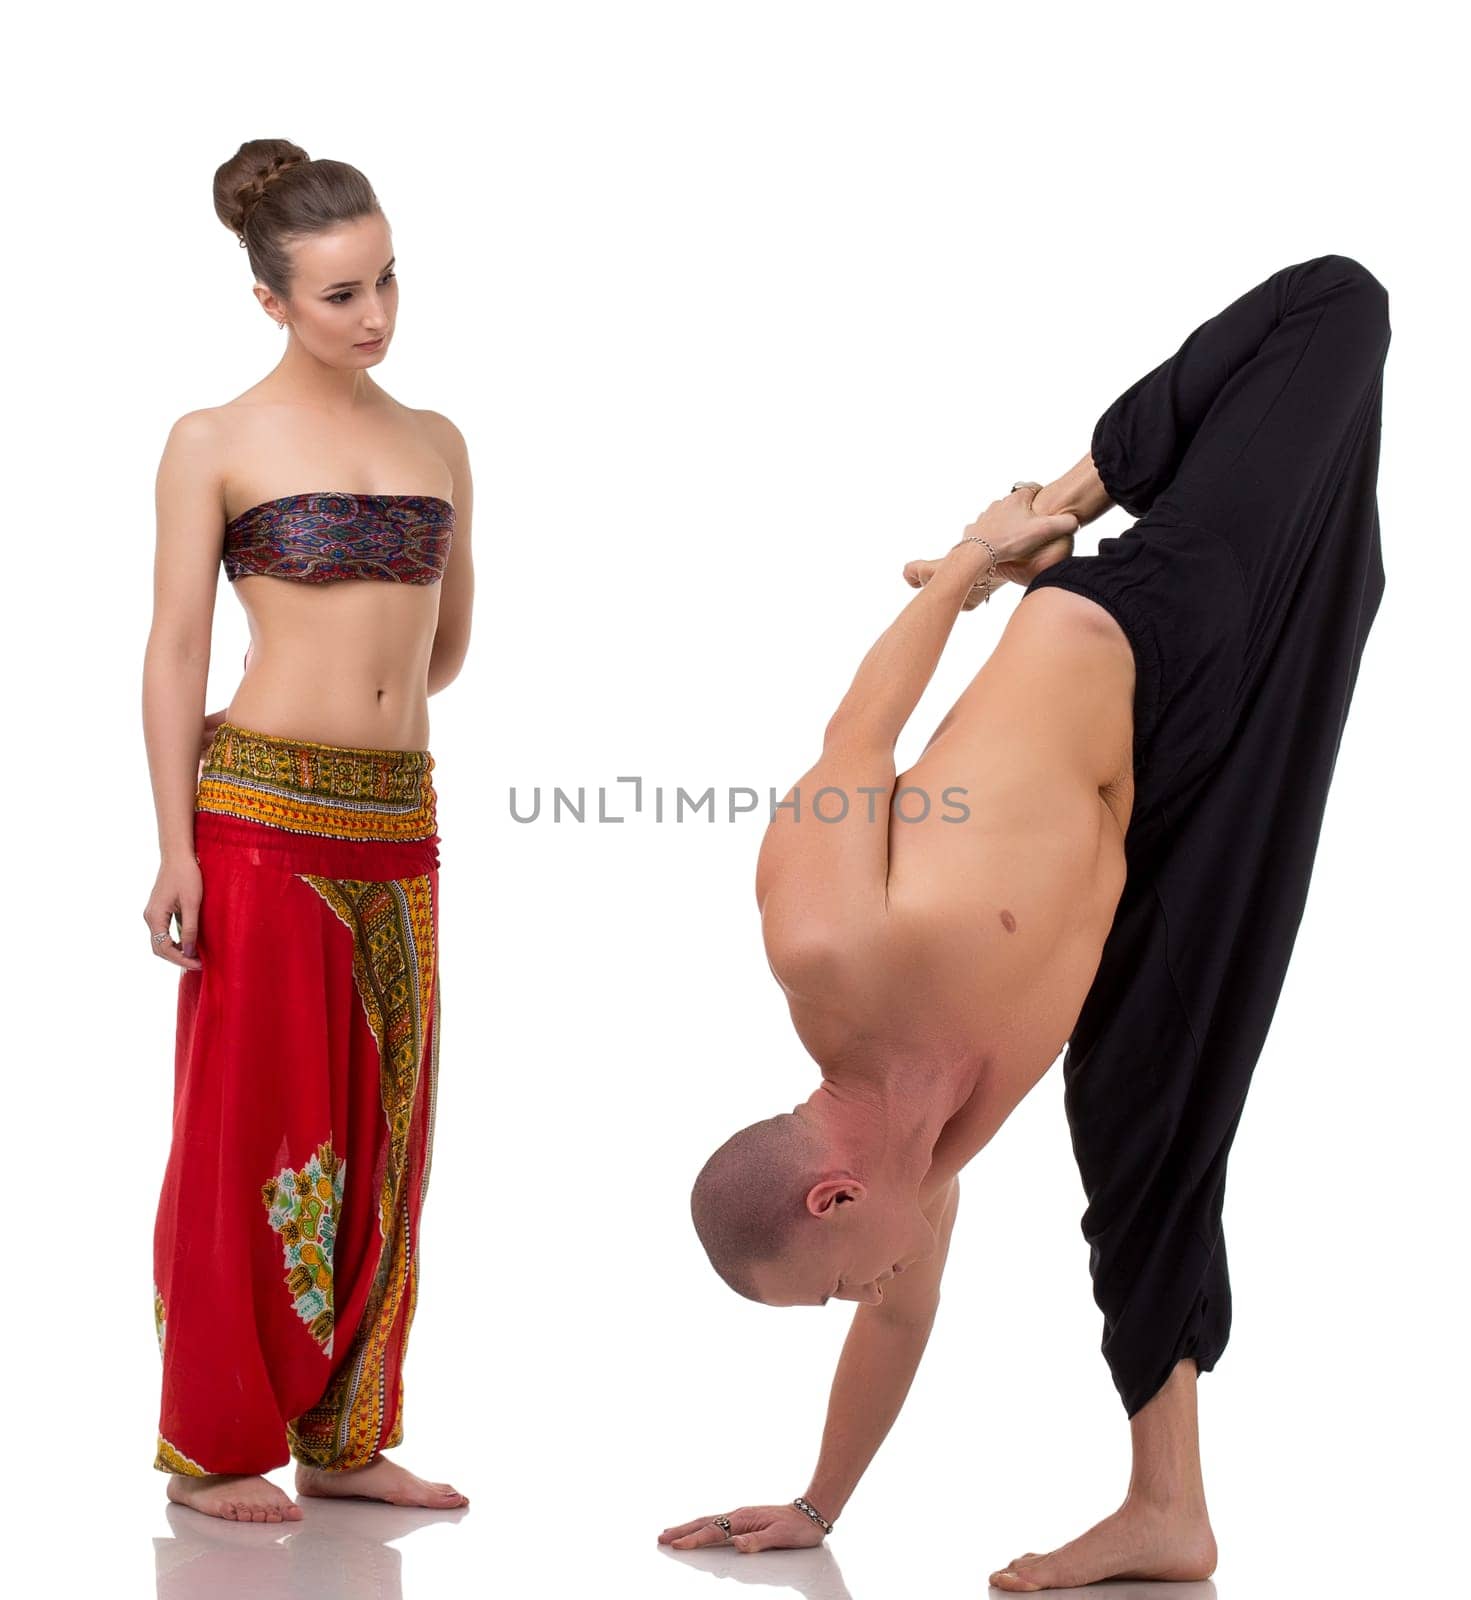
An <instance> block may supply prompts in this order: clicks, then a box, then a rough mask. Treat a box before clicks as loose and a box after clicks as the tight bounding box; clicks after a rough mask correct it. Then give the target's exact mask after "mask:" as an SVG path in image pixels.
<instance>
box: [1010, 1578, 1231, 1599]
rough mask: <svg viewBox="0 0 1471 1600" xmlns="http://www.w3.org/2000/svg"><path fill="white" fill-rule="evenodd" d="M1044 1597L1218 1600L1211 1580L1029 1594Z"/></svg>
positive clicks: (1114, 1582)
mask: <svg viewBox="0 0 1471 1600" xmlns="http://www.w3.org/2000/svg"><path fill="white" fill-rule="evenodd" d="M1018 1592H1019V1591H1017V1590H1015V1589H1012V1590H1010V1591H1008V1590H1006V1589H991V1588H988V1589H987V1590H986V1593H987V1595H998V1594H1007V1593H1011V1594H1016V1593H1018ZM1026 1592H1028V1593H1032V1594H1044V1595H1046V1596H1047V1597H1048V1600H1099V1597H1100V1596H1103V1597H1104V1600H1216V1586H1215V1584H1213V1583H1212V1582H1211V1580H1210V1579H1209V1578H1202V1579H1200V1580H1198V1581H1197V1582H1194V1583H1164V1582H1162V1581H1160V1580H1159V1579H1155V1578H1152V1579H1150V1580H1149V1582H1147V1583H1146V1582H1144V1581H1143V1580H1142V1579H1139V1578H1110V1579H1109V1580H1108V1581H1107V1582H1105V1583H1090V1584H1089V1585H1088V1587H1087V1588H1086V1589H1037V1590H1029V1591H1026Z"/></svg>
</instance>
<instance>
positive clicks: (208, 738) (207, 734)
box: [199, 711, 229, 767]
mask: <svg viewBox="0 0 1471 1600" xmlns="http://www.w3.org/2000/svg"><path fill="white" fill-rule="evenodd" d="M228 715H229V713H228V712H225V711H210V712H208V713H206V715H205V719H204V726H203V728H202V729H201V730H200V735H199V764H200V766H201V767H202V766H203V765H204V758H205V757H206V756H207V755H208V754H209V747H210V744H211V742H212V741H213V739H214V736H215V729H216V728H218V727H219V725H220V724H221V723H222V722H223V721H224V720H225V718H226V717H227V716H228Z"/></svg>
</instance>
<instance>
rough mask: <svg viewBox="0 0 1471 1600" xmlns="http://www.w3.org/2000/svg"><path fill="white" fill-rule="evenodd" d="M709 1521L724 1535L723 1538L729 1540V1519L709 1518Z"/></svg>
mask: <svg viewBox="0 0 1471 1600" xmlns="http://www.w3.org/2000/svg"><path fill="white" fill-rule="evenodd" d="M710 1521H711V1522H712V1523H713V1524H714V1525H715V1526H716V1527H717V1528H719V1529H720V1531H721V1532H722V1533H723V1534H724V1535H725V1537H726V1538H727V1539H728V1538H730V1518H729V1517H711V1518H710Z"/></svg>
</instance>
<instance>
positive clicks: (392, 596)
mask: <svg viewBox="0 0 1471 1600" xmlns="http://www.w3.org/2000/svg"><path fill="white" fill-rule="evenodd" d="M219 414H220V415H221V416H222V418H223V419H224V421H225V424H226V427H227V429H228V434H229V438H228V446H227V450H226V455H227V459H228V460H229V461H230V463H231V467H230V473H229V481H228V482H227V483H226V485H225V500H226V514H227V516H235V515H238V514H239V513H240V512H242V511H245V510H246V509H248V508H249V507H251V506H254V505H258V504H260V503H261V502H263V501H266V500H273V499H276V498H278V497H281V496H284V495H289V494H298V493H307V492H313V491H327V490H340V491H343V492H351V493H362V494H424V495H438V496H440V497H442V498H445V499H449V498H451V497H452V493H453V491H452V486H451V483H450V479H449V472H448V469H447V467H446V465H445V462H444V458H443V455H442V453H441V452H440V450H439V449H438V448H437V446H436V443H435V440H434V438H433V436H432V434H431V432H430V430H429V429H428V428H427V427H426V426H425V424H424V421H423V418H422V416H421V414H420V413H418V412H415V411H414V410H412V409H411V408H410V407H407V406H404V405H401V404H400V403H399V402H398V401H396V400H394V399H393V397H392V396H391V395H388V394H386V393H384V392H383V391H381V390H379V389H377V388H376V386H374V387H373V388H372V389H371V391H370V394H369V396H368V397H367V398H366V399H365V400H364V401H363V402H362V403H360V404H359V405H357V406H356V407H355V408H354V409H353V411H352V413H351V418H350V421H349V420H348V419H347V418H346V417H345V416H344V415H343V414H342V413H336V414H328V413H323V412H321V411H320V410H317V409H316V408H314V407H312V406H310V405H304V404H297V403H293V402H287V401H280V400H277V399H274V398H273V397H272V396H271V394H270V393H269V392H268V391H267V390H266V389H265V387H264V386H263V385H262V386H258V387H257V388H256V389H253V390H247V391H246V393H245V394H243V395H241V396H239V397H238V398H237V399H235V400H233V401H231V402H230V403H229V404H228V405H225V406H222V407H220V408H219ZM229 587H230V588H232V589H233V590H234V591H235V594H236V597H237V598H238V599H239V601H240V603H241V604H242V605H243V606H244V608H245V614H246V617H247V619H248V620H249V623H250V637H251V645H252V648H251V651H250V665H249V666H248V667H247V668H246V671H245V675H244V677H243V678H242V679H241V681H240V686H239V687H238V688H237V689H236V691H235V694H234V697H233V698H232V699H231V701H230V704H229V707H228V709H227V711H226V715H227V716H228V717H229V719H230V721H231V722H234V723H236V724H237V725H238V726H240V727H243V728H251V729H253V730H255V731H257V732H260V733H274V734H279V735H281V736H282V737H284V738H293V739H311V740H316V741H317V742H319V743H322V744H342V745H356V746H358V747H360V748H365V749H379V750H424V749H427V748H428V746H429V689H428V682H429V658H430V655H431V654H432V652H433V648H434V635H435V630H436V628H437V625H438V618H439V591H440V586H439V584H437V583H430V584H408V583H395V582H392V581H389V580H386V579H380V578H350V579H346V580H343V581H341V582H336V583H302V582H299V581H296V580H293V579H289V578H274V577H268V576H266V575H264V574H253V575H251V576H249V577H243V578H238V579H237V580H236V581H235V582H234V583H232V584H230V586H229Z"/></svg>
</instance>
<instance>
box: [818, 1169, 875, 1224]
mask: <svg viewBox="0 0 1471 1600" xmlns="http://www.w3.org/2000/svg"><path fill="white" fill-rule="evenodd" d="M867 1193H868V1186H867V1184H865V1183H864V1181H863V1180H862V1178H854V1177H851V1176H844V1177H841V1178H824V1179H823V1180H822V1181H821V1182H820V1183H814V1184H813V1185H812V1187H811V1188H810V1189H809V1190H808V1191H807V1210H808V1211H809V1212H810V1213H811V1214H812V1215H813V1216H814V1217H830V1216H832V1215H833V1213H834V1212H835V1211H836V1210H837V1208H838V1207H839V1206H840V1205H842V1204H843V1203H844V1201H850V1200H862V1199H863V1198H864V1196H865V1195H867Z"/></svg>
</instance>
